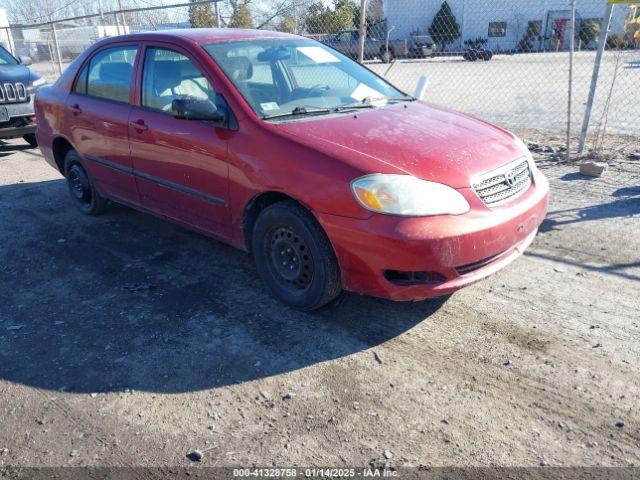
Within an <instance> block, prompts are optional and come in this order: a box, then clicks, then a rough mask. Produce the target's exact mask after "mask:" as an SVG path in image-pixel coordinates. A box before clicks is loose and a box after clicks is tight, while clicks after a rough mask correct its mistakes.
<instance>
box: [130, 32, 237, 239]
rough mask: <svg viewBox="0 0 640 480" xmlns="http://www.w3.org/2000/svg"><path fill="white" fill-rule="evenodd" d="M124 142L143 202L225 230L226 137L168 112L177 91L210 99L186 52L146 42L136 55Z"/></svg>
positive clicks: (207, 82)
mask: <svg viewBox="0 0 640 480" xmlns="http://www.w3.org/2000/svg"><path fill="white" fill-rule="evenodd" d="M140 65H141V68H140V70H141V72H140V76H139V79H138V85H139V86H138V88H137V90H138V93H139V95H138V96H139V98H137V102H136V103H137V105H136V106H134V107H133V109H132V111H131V116H130V127H129V128H130V130H129V138H130V147H131V156H132V159H133V167H134V170H135V176H136V181H137V184H138V189H139V191H140V195H141V201H142V204H143V206H144V207H145V208H147V209H149V210H152V211H154V212H156V213H159V214H161V215H166V216H169V217H172V218H175V219H176V220H179V221H181V222H183V223H187V224H189V225H190V226H192V227H195V228H198V229H200V230H204V231H207V232H210V233H213V234H214V235H217V236H219V237H223V238H228V237H229V234H230V214H229V208H228V164H227V143H228V138H229V136H230V135H231V132H230V131H229V130H227V129H225V128H222V127H218V126H215V125H213V124H212V123H211V122H207V121H199V120H184V119H177V118H174V117H173V116H172V114H171V103H172V101H173V100H174V99H176V98H180V97H195V98H198V99H202V100H204V99H206V100H211V101H214V102H215V101H216V91H215V89H214V87H213V83H212V81H211V78H210V77H209V76H207V75H206V74H205V73H204V70H203V68H202V67H201V66H200V64H198V63H197V61H196V60H194V58H192V56H191V55H189V53H188V52H186V51H185V50H182V49H180V48H178V47H176V46H173V45H168V44H147V45H146V46H145V49H144V53H143V55H142V56H141V61H140Z"/></svg>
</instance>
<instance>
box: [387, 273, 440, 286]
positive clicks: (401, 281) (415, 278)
mask: <svg viewBox="0 0 640 480" xmlns="http://www.w3.org/2000/svg"><path fill="white" fill-rule="evenodd" d="M384 278H386V279H387V280H388V281H389V282H391V283H393V284H394V285H400V286H403V287H406V286H410V285H437V284H439V283H443V282H444V281H445V280H446V278H445V277H444V275H442V274H441V273H438V272H430V271H423V272H404V271H400V270H385V271H384Z"/></svg>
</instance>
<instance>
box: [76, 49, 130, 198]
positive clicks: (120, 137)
mask: <svg viewBox="0 0 640 480" xmlns="http://www.w3.org/2000/svg"><path fill="white" fill-rule="evenodd" d="M138 48H139V47H138V45H136V44H123V45H111V46H108V47H105V48H103V49H100V50H98V51H97V52H95V53H94V54H93V55H92V56H91V57H90V58H89V59H88V60H87V61H86V62H85V64H84V66H83V67H82V69H80V73H79V74H78V76H77V78H76V79H75V84H74V87H73V89H72V91H71V93H70V94H69V97H68V99H67V108H69V110H70V115H69V118H70V122H71V123H72V126H71V128H70V130H71V137H72V138H71V142H72V144H73V145H74V146H75V147H76V148H77V149H78V152H79V153H80V155H81V156H82V158H83V159H84V160H85V163H86V165H87V168H88V170H89V174H90V175H91V176H92V178H93V180H94V181H95V183H96V184H97V186H98V189H99V190H100V191H101V192H102V193H103V194H104V195H106V196H108V197H110V198H114V199H117V200H123V201H126V202H128V203H134V204H138V203H139V197H138V191H137V187H136V183H135V180H134V178H133V164H132V162H131V155H130V153H129V139H128V135H129V126H128V122H129V114H130V113H131V103H130V95H131V86H132V84H133V77H134V75H133V73H134V66H135V62H136V57H137V52H138Z"/></svg>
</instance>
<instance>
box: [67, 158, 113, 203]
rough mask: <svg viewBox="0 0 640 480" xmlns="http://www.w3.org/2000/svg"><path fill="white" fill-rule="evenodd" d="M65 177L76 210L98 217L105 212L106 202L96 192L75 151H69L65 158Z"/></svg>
mask: <svg viewBox="0 0 640 480" xmlns="http://www.w3.org/2000/svg"><path fill="white" fill-rule="evenodd" d="M65 177H66V178H67V186H68V187H69V193H70V194H71V199H72V200H73V203H74V204H75V206H76V207H77V208H78V210H80V211H81V212H82V213H84V214H86V215H99V214H101V213H102V212H104V211H105V210H106V208H107V205H108V200H107V199H105V198H103V197H101V196H100V194H99V193H98V191H97V190H96V188H95V185H94V184H93V182H92V181H91V179H90V178H89V175H88V174H87V171H86V170H85V168H84V167H83V166H82V163H80V157H79V156H78V154H77V153H76V152H75V150H70V151H69V153H67V156H66V157H65Z"/></svg>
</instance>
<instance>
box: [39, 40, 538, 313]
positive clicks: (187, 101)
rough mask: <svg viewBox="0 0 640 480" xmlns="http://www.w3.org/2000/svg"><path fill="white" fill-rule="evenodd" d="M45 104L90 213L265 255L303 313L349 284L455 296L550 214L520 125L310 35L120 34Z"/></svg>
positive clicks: (46, 138) (502, 262) (52, 147)
mask: <svg viewBox="0 0 640 480" xmlns="http://www.w3.org/2000/svg"><path fill="white" fill-rule="evenodd" d="M36 113H37V117H38V122H39V127H38V132H37V135H38V140H39V143H40V147H41V149H42V152H43V154H44V157H45V159H46V161H47V162H48V163H50V164H51V165H52V166H53V167H54V168H56V169H58V170H59V171H60V173H62V174H63V175H64V176H65V177H66V180H67V183H68V186H69V191H70V194H71V198H72V200H73V202H74V203H75V205H76V206H77V207H78V209H79V210H80V211H82V212H83V213H86V214H89V215H96V214H99V213H101V212H103V211H104V210H105V209H106V208H107V207H108V204H109V201H115V202H119V203H122V204H125V205H129V206H131V207H134V208H137V209H140V210H143V211H147V212H150V213H153V214H156V215H159V216H161V217H164V218H168V219H171V220H172V221H175V222H177V223H180V224H182V225H185V226H187V227H189V228H192V229H195V230H197V231H200V232H203V233H205V234H208V235H211V236H213V237H215V238H218V239H220V240H222V241H224V242H227V243H229V244H231V245H234V246H236V247H238V248H242V249H244V250H247V251H249V252H251V253H252V255H253V257H254V259H255V262H256V268H257V272H258V274H259V275H260V277H262V279H263V280H264V282H265V285H266V286H267V287H268V288H269V289H271V291H272V292H273V293H274V294H275V296H276V297H278V298H279V299H280V300H282V301H283V302H285V303H287V304H288V305H291V306H293V307H295V308H299V309H303V310H312V309H316V308H319V307H321V306H323V305H326V304H327V303H329V302H331V301H332V300H333V299H335V298H336V297H337V296H338V295H339V294H340V292H341V291H342V290H350V291H353V292H358V293H363V294H368V295H374V296H378V297H384V298H389V299H393V300H420V299H424V298H429V297H434V296H439V295H446V294H449V293H451V292H453V291H455V290H457V289H459V288H462V287H464V286H466V285H469V284H472V283H474V282H476V281H478V280H480V279H482V278H485V277H486V276H488V275H490V274H493V273H495V272H496V271H498V270H499V269H501V268H502V267H504V266H506V265H507V264H509V263H510V262H512V261H513V260H514V259H515V258H516V257H518V256H519V255H520V254H521V253H522V251H523V250H524V249H525V248H526V247H527V246H528V245H529V244H530V243H531V242H532V241H533V238H534V236H535V234H536V231H537V228H538V226H539V225H540V223H541V222H542V220H543V218H544V216H545V213H546V209H547V192H548V184H547V181H546V180H545V178H544V176H543V175H542V174H541V173H540V172H539V171H538V169H537V168H536V166H535V164H534V162H533V159H532V157H531V154H530V153H529V151H528V149H527V147H526V146H525V145H524V144H523V143H522V142H521V141H520V140H519V139H518V138H517V137H515V136H514V135H513V134H511V133H509V132H507V131H504V130H502V129H500V128H498V127H495V126H493V125H490V124H488V123H486V122H483V121H481V120H478V119H475V118H472V117H468V116H466V115H463V114H460V113H455V112H452V111H450V110H444V109H439V108H436V107H433V106H428V105H426V104H424V103H422V102H420V101H417V100H415V99H414V98H412V97H411V96H409V95H406V94H405V93H403V92H401V91H399V90H398V89H396V88H395V87H393V86H392V85H390V84H389V83H387V82H386V81H385V80H384V79H383V78H381V77H378V76H377V75H376V74H374V73H373V72H371V71H370V70H368V69H366V68H365V67H363V66H361V65H359V64H358V63H356V62H354V61H352V60H350V59H349V58H347V57H346V56H344V55H342V54H341V53H339V52H337V51H335V50H332V49H330V48H328V47H327V46H325V45H323V44H321V43H318V42H316V41H313V40H310V39H306V38H303V37H299V36H295V35H289V34H284V33H278V32H267V31H256V30H235V29H222V30H215V29H201V30H199V29H190V30H179V31H178V30H176V31H164V32H150V33H144V34H136V35H126V36H121V37H114V38H110V39H106V40H103V41H101V42H99V43H97V44H96V45H94V46H92V47H91V48H89V49H88V50H87V51H86V52H84V53H83V54H82V55H80V57H78V58H77V59H76V60H75V61H74V62H73V63H72V64H71V65H70V66H69V67H68V68H67V69H66V70H65V72H64V73H63V74H62V76H61V77H60V78H59V79H58V81H57V82H56V83H55V84H54V85H53V86H51V87H47V88H44V89H42V90H40V91H39V92H38V96H37V99H36ZM212 261H214V259H212ZM221 281H223V280H221Z"/></svg>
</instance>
